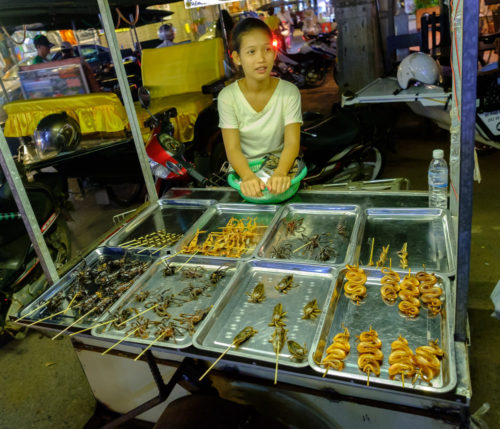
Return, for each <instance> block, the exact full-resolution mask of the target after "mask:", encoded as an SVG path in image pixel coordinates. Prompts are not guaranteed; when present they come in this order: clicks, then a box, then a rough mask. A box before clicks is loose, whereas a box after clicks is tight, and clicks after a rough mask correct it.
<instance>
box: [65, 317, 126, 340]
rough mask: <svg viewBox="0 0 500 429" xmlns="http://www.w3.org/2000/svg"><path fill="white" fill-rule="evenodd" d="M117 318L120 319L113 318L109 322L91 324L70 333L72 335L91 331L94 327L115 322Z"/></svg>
mask: <svg viewBox="0 0 500 429" xmlns="http://www.w3.org/2000/svg"><path fill="white" fill-rule="evenodd" d="M115 320H118V319H111V320H108V321H107V322H102V323H99V324H97V325H94V326H90V327H89V328H85V329H82V330H81V331H77V332H73V333H71V334H69V336H70V337H72V336H73V335H76V334H81V333H82V332H85V331H89V330H90V329H94V328H98V327H99V326H104V325H107V324H109V323H111V322H114V321H115Z"/></svg>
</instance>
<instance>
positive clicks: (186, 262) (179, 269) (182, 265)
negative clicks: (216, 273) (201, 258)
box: [177, 250, 198, 271]
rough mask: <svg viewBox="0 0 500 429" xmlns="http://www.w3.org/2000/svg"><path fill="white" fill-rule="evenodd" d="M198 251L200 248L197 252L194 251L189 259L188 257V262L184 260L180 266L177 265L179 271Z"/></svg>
mask: <svg viewBox="0 0 500 429" xmlns="http://www.w3.org/2000/svg"><path fill="white" fill-rule="evenodd" d="M197 253H198V250H197V251H196V252H194V253H193V254H192V255H191V256H190V257H189V259H188V260H187V261H186V262H184V263H183V264H182V265H181V266H180V267H177V271H179V270H181V269H182V267H184V265H186V264H187V263H188V262H189V261H190V260H191V259H193V258H194V256H195V255H196V254H197Z"/></svg>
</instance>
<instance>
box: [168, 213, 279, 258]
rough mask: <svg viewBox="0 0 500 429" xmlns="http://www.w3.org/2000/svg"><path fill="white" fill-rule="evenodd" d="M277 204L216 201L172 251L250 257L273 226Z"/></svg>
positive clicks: (200, 254)
mask: <svg viewBox="0 0 500 429" xmlns="http://www.w3.org/2000/svg"><path fill="white" fill-rule="evenodd" d="M279 210H280V206H277V205H259V204H215V205H213V206H211V207H210V208H209V209H208V210H207V211H206V213H205V214H204V215H203V216H202V217H201V218H200V219H199V220H198V221H197V222H196V223H195V224H194V225H193V227H192V228H191V229H190V230H189V231H188V232H187V233H186V234H185V235H184V237H183V238H182V240H180V241H179V243H177V245H176V246H175V249H173V252H174V253H182V254H187V255H199V256H215V257H223V258H230V259H240V260H241V259H249V258H250V257H252V256H253V255H254V254H255V253H256V249H257V248H258V246H259V244H260V243H261V241H262V240H263V239H265V237H266V233H267V232H268V230H269V228H270V227H271V226H272V224H273V221H274V219H275V218H276V216H277V214H278V212H279Z"/></svg>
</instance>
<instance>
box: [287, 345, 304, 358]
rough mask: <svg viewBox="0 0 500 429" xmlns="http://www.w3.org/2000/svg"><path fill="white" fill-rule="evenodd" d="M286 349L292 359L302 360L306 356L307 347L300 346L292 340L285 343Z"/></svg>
mask: <svg viewBox="0 0 500 429" xmlns="http://www.w3.org/2000/svg"><path fill="white" fill-rule="evenodd" d="M287 347H288V351H289V352H290V354H291V355H292V359H296V360H304V358H305V357H306V356H307V347H306V344H305V343H304V345H303V346H301V345H300V344H299V343H297V342H295V341H293V340H289V341H288V343H287Z"/></svg>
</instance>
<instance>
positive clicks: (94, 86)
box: [61, 42, 101, 92]
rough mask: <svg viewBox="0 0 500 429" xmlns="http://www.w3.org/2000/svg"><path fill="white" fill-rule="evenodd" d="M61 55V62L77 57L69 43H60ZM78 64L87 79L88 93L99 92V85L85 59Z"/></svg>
mask: <svg viewBox="0 0 500 429" xmlns="http://www.w3.org/2000/svg"><path fill="white" fill-rule="evenodd" d="M61 53H62V58H61V59H62V60H66V59H68V58H77V55H75V48H74V46H73V45H72V44H71V43H69V42H62V43H61ZM80 63H81V64H82V68H83V72H84V73H85V77H86V78H87V83H88V85H89V89H90V92H100V91H101V88H100V86H99V83H98V82H97V79H96V78H95V75H94V72H93V71H92V69H91V68H90V66H89V64H88V63H87V61H85V59H83V58H80Z"/></svg>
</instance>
